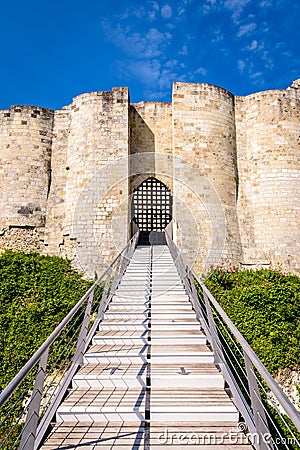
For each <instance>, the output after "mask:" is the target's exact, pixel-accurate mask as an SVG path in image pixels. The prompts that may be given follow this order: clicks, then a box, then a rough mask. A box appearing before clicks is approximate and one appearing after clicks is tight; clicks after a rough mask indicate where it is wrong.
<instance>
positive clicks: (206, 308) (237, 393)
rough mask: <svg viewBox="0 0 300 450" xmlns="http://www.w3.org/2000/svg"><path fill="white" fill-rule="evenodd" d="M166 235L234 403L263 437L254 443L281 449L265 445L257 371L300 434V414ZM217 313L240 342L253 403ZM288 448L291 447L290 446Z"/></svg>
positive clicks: (262, 449) (261, 449)
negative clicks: (233, 366) (233, 363)
mask: <svg viewBox="0 0 300 450" xmlns="http://www.w3.org/2000/svg"><path fill="white" fill-rule="evenodd" d="M165 235H166V241H167V245H168V247H169V250H170V253H171V255H172V257H173V260H174V262H175V265H176V267H177V270H178V273H179V275H180V277H181V279H182V282H183V284H184V286H185V288H186V291H187V294H188V296H189V298H190V300H191V302H192V305H193V308H194V310H195V312H196V316H197V318H198V320H199V322H200V323H201V326H202V328H203V330H204V332H205V334H206V336H207V339H208V341H209V342H210V343H211V345H212V347H213V350H214V358H215V364H217V365H218V366H219V367H220V369H221V371H222V373H223V376H224V378H225V380H226V382H227V383H228V385H229V388H230V390H231V392H232V395H233V398H234V400H235V403H236V405H237V407H238V409H239V410H240V413H241V414H242V416H243V418H244V421H245V423H246V425H247V428H248V430H249V431H250V433H252V434H255V435H257V436H259V437H261V439H259V442H258V443H257V442H253V445H254V446H255V447H256V448H257V449H259V450H265V449H270V450H271V449H272V450H273V449H274V448H275V447H276V448H278V447H277V445H276V443H275V444H274V442H273V441H274V440H273V441H271V442H265V439H264V436H266V435H270V430H269V428H268V421H267V418H266V415H268V417H270V415H269V413H268V411H267V410H266V408H265V406H264V405H263V402H262V399H261V396H260V389H259V385H261V382H260V380H259V378H257V376H256V374H255V371H254V369H256V370H257V372H258V374H259V375H260V376H261V377H262V379H263V380H264V382H265V383H266V384H267V386H268V388H269V389H270V390H271V392H272V393H273V394H274V395H275V397H276V398H277V400H278V402H279V404H280V405H281V407H282V408H283V410H284V411H285V413H286V415H287V416H288V417H289V419H290V420H291V422H292V423H293V425H294V426H295V427H296V429H297V430H298V431H300V415H299V413H298V411H297V409H296V408H295V406H294V405H293V404H292V403H291V402H290V400H289V399H288V397H287V396H286V395H285V393H284V392H283V391H282V390H281V388H280V387H279V386H278V384H277V383H276V381H275V380H274V379H273V377H272V376H271V374H270V373H269V372H268V370H267V369H266V367H265V366H264V365H263V363H262V362H261V361H260V359H259V358H258V356H257V355H256V353H255V352H254V351H253V349H252V348H251V347H250V345H249V344H248V342H247V341H246V340H245V338H244V337H243V335H242V334H241V333H240V332H239V331H238V329H237V328H236V326H235V325H234V324H233V322H232V321H231V320H230V318H229V317H228V315H227V314H226V313H225V311H224V310H223V309H222V307H221V306H220V304H219V303H218V302H217V300H216V299H215V298H214V297H213V295H212V294H211V293H210V291H209V290H208V289H207V287H206V286H205V285H204V283H203V282H202V281H201V280H200V279H199V277H198V276H197V275H196V274H195V272H194V271H193V270H192V269H191V268H190V267H189V266H188V265H187V264H186V263H185V262H184V260H183V257H182V255H181V254H180V251H179V249H178V248H177V246H176V244H175V243H174V242H173V240H172V238H171V236H170V234H169V230H168V227H167V229H166V230H165ZM195 282H196V283H197V284H198V285H199V287H200V288H201V290H202V295H203V300H202V299H201V298H199V295H198V292H197V290H196V289H195ZM213 311H214V312H213ZM204 313H205V315H204ZM216 314H217V315H218V317H219V318H220V319H221V320H222V325H223V324H224V325H225V326H226V327H227V328H228V330H230V332H231V333H232V335H233V338H234V339H236V341H237V343H238V344H239V346H240V348H241V349H242V352H241V353H240V356H241V357H242V358H243V364H244V365H245V372H246V375H247V377H246V378H247V384H248V387H247V388H246V386H243V388H246V391H247V396H248V395H249V398H250V404H249V400H248V401H247V400H246V399H245V397H244V394H243V392H242V389H241V388H240V386H241V385H240V379H239V376H238V374H235V373H234V370H231V369H230V367H229V365H228V361H227V360H226V358H225V355H226V356H227V358H228V353H227V350H226V349H225V348H224V347H223V344H222V342H221V340H220V335H219V333H220V334H221V335H222V338H223V339H225V342H226V345H227V346H228V348H229V349H230V351H231V354H232V355H234V353H233V351H232V349H231V345H230V343H229V342H228V336H227V338H226V337H225V336H224V334H222V332H221V331H220V329H219V328H218V326H217V324H216V322H215V319H214V316H215V315H216ZM281 418H282V420H283V421H284V423H285V425H287V423H286V421H285V419H284V417H283V416H282V415H281ZM272 425H274V423H272ZM288 429H289V431H290V432H291V435H292V436H293V438H294V439H295V443H296V444H298V445H299V442H298V440H297V438H296V437H295V435H294V433H293V432H292V431H291V430H290V428H289V426H288ZM285 447H286V448H289V447H288V446H285Z"/></svg>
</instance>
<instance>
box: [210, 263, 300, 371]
mask: <svg viewBox="0 0 300 450" xmlns="http://www.w3.org/2000/svg"><path fill="white" fill-rule="evenodd" d="M205 284H206V286H207V287H208V289H210V291H211V292H212V294H213V295H214V296H215V298H216V299H217V300H218V301H219V302H220V304H221V305H222V307H223V309H224V310H225V311H226V312H227V314H228V315H229V317H230V318H231V320H232V321H233V322H234V323H235V325H236V326H237V327H238V329H239V330H240V331H241V333H242V334H243V335H244V337H245V338H246V340H247V341H248V342H249V344H250V345H251V346H252V348H253V349H254V351H255V352H256V353H257V355H258V356H259V357H260V359H261V360H262V362H263V363H264V364H265V366H266V367H267V368H268V370H269V371H270V372H271V373H272V374H275V373H276V371H277V370H278V369H283V368H290V369H294V368H296V367H297V366H298V367H299V357H300V294H299V292H300V289H299V288H300V278H299V277H297V276H295V275H288V274H283V273H281V272H280V271H279V270H265V269H263V270H257V271H252V270H246V271H240V272H238V271H235V270H229V271H227V270H224V269H222V268H217V269H215V270H214V271H213V272H212V273H211V275H210V277H209V278H208V279H207V280H206V282H205Z"/></svg>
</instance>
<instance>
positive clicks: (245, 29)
mask: <svg viewBox="0 0 300 450" xmlns="http://www.w3.org/2000/svg"><path fill="white" fill-rule="evenodd" d="M255 28H257V25H256V23H254V22H252V23H248V24H246V25H241V26H240V28H239V31H238V32H237V36H238V37H241V36H244V35H245V34H249V33H251V32H252V31H254V30H255Z"/></svg>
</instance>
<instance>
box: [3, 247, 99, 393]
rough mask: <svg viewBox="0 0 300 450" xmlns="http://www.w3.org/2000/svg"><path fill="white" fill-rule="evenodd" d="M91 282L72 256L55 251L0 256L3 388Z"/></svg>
mask: <svg viewBox="0 0 300 450" xmlns="http://www.w3.org/2000/svg"><path fill="white" fill-rule="evenodd" d="M90 285H91V283H90V282H88V281H86V280H84V279H83V278H82V277H81V275H79V274H78V273H77V272H76V271H74V270H72V268H71V264H70V261H68V260H65V259H62V258H59V257H56V256H40V255H38V254H33V253H31V254H25V253H14V252H11V251H6V252H5V253H3V254H2V255H1V256H0V390H2V389H3V388H4V387H5V386H6V385H7V384H8V383H9V381H10V380H11V379H12V378H13V377H14V376H15V375H16V374H17V372H18V371H19V370H20V369H21V367H22V366H23V365H24V364H25V363H26V361H28V359H29V358H30V357H31V356H32V355H33V353H34V352H35V351H36V350H37V349H38V348H39V346H40V345H41V344H42V343H43V341H44V340H45V339H46V338H47V337H48V336H49V334H50V333H51V332H52V331H53V329H54V328H55V327H56V325H58V324H59V322H60V321H61V320H62V319H63V318H64V317H65V315H66V314H67V313H68V312H69V311H70V309H71V308H72V307H73V306H74V305H75V304H76V303H77V301H78V300H79V299H80V298H81V296H82V295H83V294H84V292H85V291H86V290H87V289H88V288H89V287H90Z"/></svg>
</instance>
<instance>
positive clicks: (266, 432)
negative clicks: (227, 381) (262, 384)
mask: <svg viewBox="0 0 300 450" xmlns="http://www.w3.org/2000/svg"><path fill="white" fill-rule="evenodd" d="M243 353H244V361H245V366H246V372H247V376H248V386H249V393H250V399H251V408H252V413H253V419H254V423H255V429H256V433H257V435H258V436H257V437H258V442H257V447H258V448H259V450H270V449H273V448H274V446H273V445H272V442H271V441H270V442H267V437H270V436H271V434H270V429H269V426H268V422H267V417H266V413H265V409H264V405H263V403H262V398H261V395H260V391H259V387H258V383H257V379H256V375H255V372H254V367H253V364H252V361H251V359H250V358H249V357H248V355H247V353H246V352H245V351H244V352H243Z"/></svg>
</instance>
